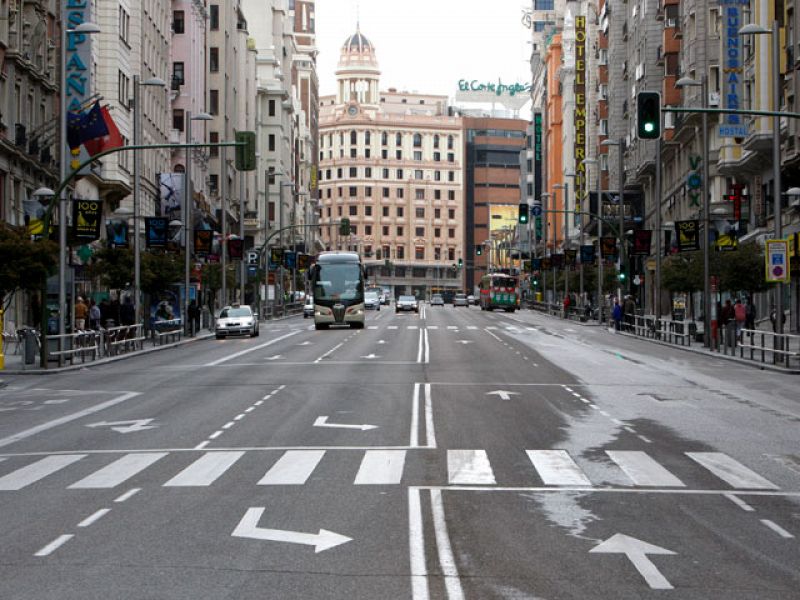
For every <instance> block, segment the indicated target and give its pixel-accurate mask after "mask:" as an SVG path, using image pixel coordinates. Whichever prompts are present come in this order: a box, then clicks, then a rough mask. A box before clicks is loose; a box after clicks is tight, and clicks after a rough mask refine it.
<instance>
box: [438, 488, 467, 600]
mask: <svg viewBox="0 0 800 600" xmlns="http://www.w3.org/2000/svg"><path fill="white" fill-rule="evenodd" d="M431 509H432V513H433V532H434V534H435V536H436V548H437V549H438V551H439V566H440V567H441V569H442V575H444V585H445V589H446V590H447V598H448V600H464V590H462V589H461V580H460V579H459V577H458V567H457V566H456V560H455V557H454V556H453V549H452V547H451V545H450V536H449V535H448V533H447V519H446V518H445V515H444V504H443V503H442V492H441V491H440V490H431Z"/></svg>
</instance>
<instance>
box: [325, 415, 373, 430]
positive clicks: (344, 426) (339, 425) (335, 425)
mask: <svg viewBox="0 0 800 600" xmlns="http://www.w3.org/2000/svg"><path fill="white" fill-rule="evenodd" d="M314 427H333V428H337V429H360V430H361V431H367V430H368V429H377V428H378V426H377V425H366V424H364V425H350V424H349V423H328V417H317V420H316V421H314Z"/></svg>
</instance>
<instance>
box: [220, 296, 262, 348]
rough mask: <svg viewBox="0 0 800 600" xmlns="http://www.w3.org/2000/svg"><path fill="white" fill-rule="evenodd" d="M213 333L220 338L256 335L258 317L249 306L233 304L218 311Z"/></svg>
mask: <svg viewBox="0 0 800 600" xmlns="http://www.w3.org/2000/svg"><path fill="white" fill-rule="evenodd" d="M214 333H216V335H217V339H218V340H221V339H222V338H224V337H228V336H229V335H249V336H250V337H257V336H258V317H257V316H256V315H255V314H254V313H253V309H251V308H250V307H249V306H241V305H239V304H234V305H233V306H226V307H225V308H223V309H222V310H221V311H219V317H217V322H216V324H215V325H214Z"/></svg>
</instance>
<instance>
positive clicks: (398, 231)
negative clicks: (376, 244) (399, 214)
mask: <svg viewBox="0 0 800 600" xmlns="http://www.w3.org/2000/svg"><path fill="white" fill-rule="evenodd" d="M397 235H398V237H402V236H403V228H402V227H398V228H397Z"/></svg>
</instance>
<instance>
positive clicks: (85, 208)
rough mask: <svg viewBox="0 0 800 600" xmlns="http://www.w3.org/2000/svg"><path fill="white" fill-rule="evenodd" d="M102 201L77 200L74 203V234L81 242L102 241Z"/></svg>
mask: <svg viewBox="0 0 800 600" xmlns="http://www.w3.org/2000/svg"><path fill="white" fill-rule="evenodd" d="M102 215H103V202H102V200H75V201H73V203H72V234H73V236H74V237H75V239H76V240H80V241H81V242H93V241H94V240H99V239H100V221H101V220H102Z"/></svg>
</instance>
